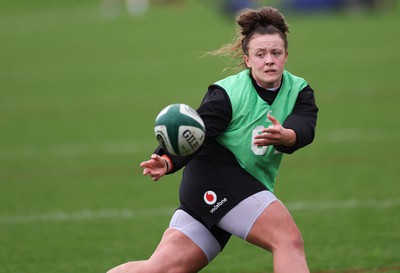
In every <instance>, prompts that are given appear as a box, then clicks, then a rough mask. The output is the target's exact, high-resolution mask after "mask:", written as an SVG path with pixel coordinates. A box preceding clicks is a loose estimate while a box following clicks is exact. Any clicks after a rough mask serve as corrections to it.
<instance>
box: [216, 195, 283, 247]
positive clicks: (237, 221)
mask: <svg viewBox="0 0 400 273" xmlns="http://www.w3.org/2000/svg"><path fill="white" fill-rule="evenodd" d="M276 200H277V198H276V197H275V195H274V194H273V193H271V192H270V191H267V190H263V191H260V192H258V193H255V194H253V195H251V196H249V197H247V198H246V199H244V200H243V201H241V202H240V203H239V204H237V205H236V206H235V207H234V208H233V209H231V210H230V211H229V212H228V213H227V214H226V215H225V216H224V217H223V218H222V219H221V220H220V221H219V222H218V223H217V226H218V227H220V228H221V229H223V230H226V231H227V232H229V233H231V234H233V235H235V236H237V237H239V238H242V239H246V238H247V236H248V234H249V232H250V230H251V228H252V227H253V225H254V223H255V221H256V220H257V219H258V218H259V216H260V215H261V214H262V213H263V211H264V210H265V209H266V208H267V207H268V206H270V205H271V204H272V203H273V202H275V201H276Z"/></svg>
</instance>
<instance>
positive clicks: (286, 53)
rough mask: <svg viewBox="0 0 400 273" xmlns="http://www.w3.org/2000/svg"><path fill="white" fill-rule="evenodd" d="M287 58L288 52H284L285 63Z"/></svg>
mask: <svg viewBox="0 0 400 273" xmlns="http://www.w3.org/2000/svg"><path fill="white" fill-rule="evenodd" d="M288 56H289V51H287V50H286V52H285V62H286V61H287V58H288Z"/></svg>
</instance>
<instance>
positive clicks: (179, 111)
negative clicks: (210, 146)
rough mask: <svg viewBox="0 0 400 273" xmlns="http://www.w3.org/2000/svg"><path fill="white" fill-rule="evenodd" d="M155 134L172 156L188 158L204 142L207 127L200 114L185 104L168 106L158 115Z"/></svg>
mask: <svg viewBox="0 0 400 273" xmlns="http://www.w3.org/2000/svg"><path fill="white" fill-rule="evenodd" d="M154 133H155V135H156V137H157V140H158V142H159V143H160V144H161V145H162V146H163V147H164V148H165V149H166V150H167V151H168V152H169V153H171V154H173V155H177V156H188V155H191V154H193V153H194V152H195V151H197V150H198V149H199V148H200V147H201V145H202V144H203V142H204V138H205V127H204V122H203V120H202V119H201V117H200V116H199V114H198V113H197V112H196V111H195V110H194V109H193V108H191V107H190V106H188V105H186V104H183V103H175V104H171V105H168V106H167V107H165V108H164V109H163V110H161V112H160V113H159V114H158V115H157V118H156V121H155V126H154Z"/></svg>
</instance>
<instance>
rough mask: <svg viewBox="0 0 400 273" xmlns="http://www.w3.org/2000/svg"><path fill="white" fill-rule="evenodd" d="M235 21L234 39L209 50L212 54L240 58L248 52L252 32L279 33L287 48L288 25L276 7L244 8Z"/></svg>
mask: <svg viewBox="0 0 400 273" xmlns="http://www.w3.org/2000/svg"><path fill="white" fill-rule="evenodd" d="M236 23H237V24H238V28H237V38H236V40H235V41H234V42H233V43H231V44H227V45H224V46H222V47H221V48H220V49H217V50H215V51H212V52H210V53H211V54H212V55H219V56H230V57H234V58H242V56H243V54H246V55H247V54H248V46H249V41H250V39H251V37H252V36H253V35H254V34H261V35H263V34H279V36H280V37H281V38H282V40H283V42H284V45H285V49H287V48H288V41H287V37H286V34H287V33H288V32H289V26H288V25H287V24H286V22H285V18H284V16H283V15H282V14H281V13H280V12H279V10H277V9H276V8H273V7H262V8H260V9H244V10H242V11H241V12H240V13H239V15H238V16H237V18H236ZM241 64H243V63H242V62H241V63H240V64H239V66H240V65H241Z"/></svg>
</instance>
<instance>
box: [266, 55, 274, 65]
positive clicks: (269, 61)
mask: <svg viewBox="0 0 400 273" xmlns="http://www.w3.org/2000/svg"><path fill="white" fill-rule="evenodd" d="M273 63H274V58H273V56H272V54H270V53H269V54H266V55H265V64H266V65H271V64H273Z"/></svg>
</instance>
